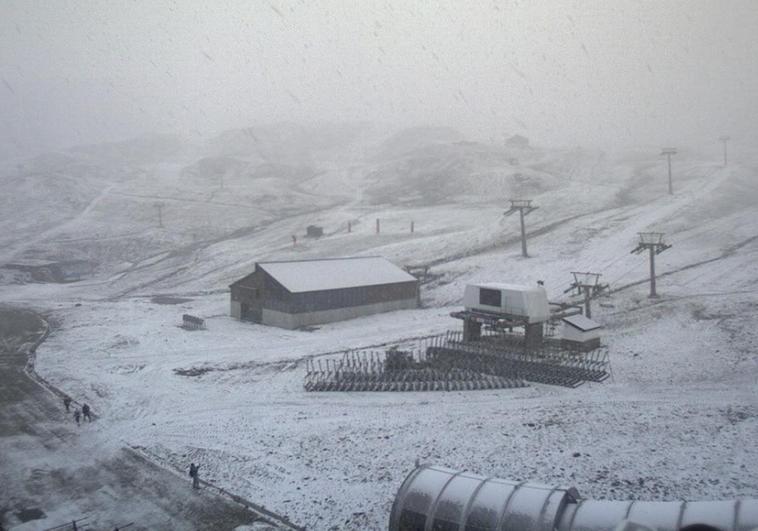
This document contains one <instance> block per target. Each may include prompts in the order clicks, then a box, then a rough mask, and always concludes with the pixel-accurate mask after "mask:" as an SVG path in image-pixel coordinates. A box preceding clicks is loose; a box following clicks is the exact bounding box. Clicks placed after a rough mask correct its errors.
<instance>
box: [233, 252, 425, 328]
mask: <svg viewBox="0 0 758 531" xmlns="http://www.w3.org/2000/svg"><path fill="white" fill-rule="evenodd" d="M418 284H419V282H418V280H417V279H416V278H414V277H413V276H412V275H410V274H408V273H407V272H405V271H403V270H402V269H401V268H399V267H398V266H396V265H395V264H393V263H391V262H390V261H388V260H386V259H384V258H382V257H380V256H368V257H357V258H326V259H317V260H293V261H282V262H258V263H257V264H255V270H254V271H253V272H252V273H250V274H249V275H247V276H246V277H243V278H241V279H240V280H238V281H237V282H235V283H234V284H232V285H231V286H229V288H230V291H231V308H230V309H231V315H232V317H235V318H237V319H240V320H244V321H253V322H256V323H261V324H265V325H271V326H279V327H281V328H289V329H294V328H301V327H305V326H311V325H315V324H322V323H329V322H334V321H342V320H345V319H352V318H354V317H360V316H363V315H370V314H375V313H381V312H389V311H394V310H405V309H410V308H417V307H418Z"/></svg>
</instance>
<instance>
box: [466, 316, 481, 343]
mask: <svg viewBox="0 0 758 531" xmlns="http://www.w3.org/2000/svg"><path fill="white" fill-rule="evenodd" d="M481 337H482V323H477V322H476V321H472V320H471V319H464V321H463V340H464V341H476V340H478V339H479V338H481Z"/></svg>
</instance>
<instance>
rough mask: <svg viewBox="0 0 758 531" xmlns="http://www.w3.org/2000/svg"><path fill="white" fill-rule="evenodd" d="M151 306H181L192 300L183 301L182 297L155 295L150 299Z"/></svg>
mask: <svg viewBox="0 0 758 531" xmlns="http://www.w3.org/2000/svg"><path fill="white" fill-rule="evenodd" d="M150 302H152V303H153V304H183V303H185V302H192V299H185V298H183V297H172V296H170V295H155V296H154V297H153V298H151V299H150Z"/></svg>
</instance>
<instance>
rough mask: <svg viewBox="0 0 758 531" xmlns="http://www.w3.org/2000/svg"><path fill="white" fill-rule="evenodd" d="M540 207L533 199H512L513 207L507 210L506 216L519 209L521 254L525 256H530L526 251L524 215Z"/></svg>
mask: <svg viewBox="0 0 758 531" xmlns="http://www.w3.org/2000/svg"><path fill="white" fill-rule="evenodd" d="M538 208H539V207H536V206H533V205H532V200H531V199H511V208H510V209H509V210H508V211H506V212H505V215H506V216H510V215H511V214H513V213H514V212H516V211H517V210H518V213H519V218H520V219H521V256H523V257H524V258H527V257H528V256H529V254H527V252H526V227H525V226H524V217H525V216H527V215H528V214H530V213H531V212H533V211H535V210H537V209H538Z"/></svg>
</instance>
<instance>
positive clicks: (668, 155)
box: [661, 148, 676, 195]
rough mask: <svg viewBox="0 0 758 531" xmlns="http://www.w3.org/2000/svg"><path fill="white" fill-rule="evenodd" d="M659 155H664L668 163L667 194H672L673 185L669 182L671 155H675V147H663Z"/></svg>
mask: <svg viewBox="0 0 758 531" xmlns="http://www.w3.org/2000/svg"><path fill="white" fill-rule="evenodd" d="M661 155H666V158H667V159H668V163H669V195H674V186H673V184H672V183H671V155H676V148H663V149H662V150H661Z"/></svg>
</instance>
